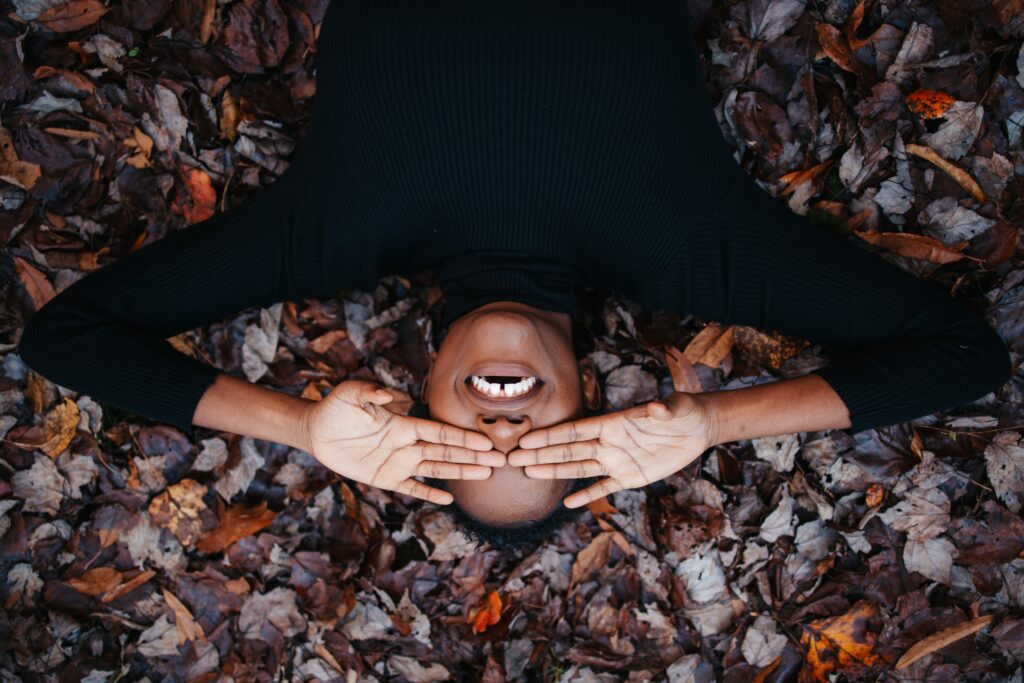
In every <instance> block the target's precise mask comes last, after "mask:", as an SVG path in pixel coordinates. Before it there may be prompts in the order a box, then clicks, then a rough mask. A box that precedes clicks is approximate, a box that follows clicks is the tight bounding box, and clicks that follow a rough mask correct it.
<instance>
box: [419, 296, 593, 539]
mask: <svg viewBox="0 0 1024 683" xmlns="http://www.w3.org/2000/svg"><path fill="white" fill-rule="evenodd" d="M474 378H478V379H477V382H478V383H479V381H480V380H484V381H487V382H488V385H485V386H484V387H483V389H482V390H481V389H479V388H478V387H477V386H476V385H474ZM523 378H526V383H523V384H520V385H519V387H517V388H512V387H511V385H512V384H514V383H516V382H521V381H522V380H523ZM530 378H533V379H532V380H530ZM530 381H532V382H533V384H532V385H531V384H529V382H530ZM495 385H502V391H503V393H508V394H511V395H510V396H507V397H506V396H501V395H499V396H491V395H488V393H486V392H487V391H488V386H495ZM524 389H526V393H524V394H521V395H516V392H517V391H523V390H524ZM491 391H493V389H491ZM422 400H424V401H425V402H426V404H427V407H428V409H429V411H430V417H431V418H432V419H435V420H438V421H441V422H447V423H449V424H453V425H456V426H458V427H462V428H464V429H471V430H474V431H478V432H482V433H483V434H486V435H487V436H488V438H490V439H491V441H492V442H493V443H494V447H495V449H496V450H499V451H501V452H502V453H506V454H507V453H508V452H509V451H511V450H512V449H514V448H516V447H517V444H518V442H519V439H520V437H522V436H523V435H524V434H526V433H527V432H528V431H530V430H531V429H537V428H540V427H546V426H549V425H553V424H557V423H559V422H565V421H566V420H569V419H575V418H579V417H581V416H582V415H583V407H584V398H583V395H582V392H581V381H580V371H579V368H578V366H577V362H576V357H575V355H574V353H573V349H572V327H571V319H570V317H569V315H568V314H565V313H557V312H554V311H547V310H543V309H539V308H536V307H534V306H530V305H528V304H522V303H518V302H514V301H495V302H491V303H489V304H486V305H484V306H481V307H479V308H476V309H473V310H472V311H470V312H469V313H467V314H465V315H463V316H462V317H460V318H458V319H457V320H455V321H454V322H452V323H451V325H450V326H449V328H448V333H447V335H446V336H445V338H444V342H443V343H442V345H441V348H440V349H439V350H438V353H437V357H436V358H435V359H434V362H433V364H432V365H431V368H430V372H429V373H428V374H427V379H426V386H425V391H424V394H423V398H422ZM570 482H571V480H564V479H562V480H559V479H552V480H540V479H530V478H529V477H527V476H526V474H525V473H524V471H523V468H522V467H512V466H509V465H506V466H504V467H501V468H495V470H494V471H493V473H492V474H491V476H490V478H488V479H484V480H475V481H461V480H449V481H447V482H446V487H447V489H448V490H449V491H451V493H452V495H453V496H454V497H455V502H456V503H458V504H459V505H460V506H461V507H462V508H463V509H464V510H465V511H466V512H468V513H469V514H470V515H472V516H473V517H476V518H477V519H479V520H481V521H483V522H486V523H489V524H498V525H501V524H506V523H508V524H511V523H515V522H522V521H525V520H530V519H540V518H543V517H545V516H546V515H547V514H548V513H549V512H551V511H552V510H553V509H554V508H555V506H556V505H559V504H560V503H561V499H562V497H563V494H565V492H566V490H567V488H568V485H569V483H570Z"/></svg>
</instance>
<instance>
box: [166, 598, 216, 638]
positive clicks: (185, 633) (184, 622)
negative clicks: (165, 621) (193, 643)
mask: <svg viewBox="0 0 1024 683" xmlns="http://www.w3.org/2000/svg"><path fill="white" fill-rule="evenodd" d="M163 594H164V600H166V601H167V605H168V606H169V607H170V608H171V610H172V611H173V612H174V625H175V626H176V627H177V629H178V645H182V644H184V643H185V641H188V640H196V639H197V638H198V639H200V640H206V634H204V633H203V627H202V626H200V625H199V624H198V623H196V620H195V619H193V618H192V613H191V612H189V611H188V607H186V606H185V605H184V603H182V602H181V600H178V598H177V597H175V595H174V593H171V592H170V591H168V590H167V589H166V588H165V589H163Z"/></svg>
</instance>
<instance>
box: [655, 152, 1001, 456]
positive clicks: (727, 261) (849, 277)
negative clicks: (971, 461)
mask: <svg viewBox="0 0 1024 683" xmlns="http://www.w3.org/2000/svg"><path fill="white" fill-rule="evenodd" d="M679 260H680V263H678V269H677V271H676V274H675V275H674V277H675V278H676V279H675V284H674V287H675V288H676V291H677V292H678V295H679V297H680V300H681V305H682V307H683V308H685V310H687V311H688V312H692V313H694V314H696V315H698V316H700V317H702V318H704V319H707V320H715V321H719V322H727V323H737V324H742V325H750V326H753V327H757V328H759V329H763V330H777V331H779V332H782V333H784V334H788V335H792V336H796V337H800V338H803V339H808V340H810V341H812V342H815V343H820V344H824V345H826V346H829V347H832V348H835V349H836V350H837V351H839V354H837V355H836V357H834V358H833V360H832V362H831V363H830V364H829V365H828V366H827V367H824V368H822V369H820V370H817V371H816V372H814V373H812V375H811V376H808V377H807V378H801V379H804V380H805V381H804V383H802V384H800V385H799V387H800V388H801V389H807V390H809V391H811V392H813V393H814V395H815V397H817V398H821V399H823V400H824V401H825V405H823V406H820V407H818V408H815V406H814V400H813V399H811V398H801V397H800V393H801V392H799V391H796V390H793V389H791V388H784V382H786V381H785V380H784V381H782V382H779V383H778V384H779V385H780V386H779V387H778V388H776V389H769V388H767V387H765V388H762V389H758V390H757V391H754V390H753V389H749V390H747V389H744V390H738V393H737V395H736V396H730V397H727V398H726V397H724V396H723V397H721V399H719V400H721V401H722V402H723V406H727V407H728V412H729V413H731V414H733V415H745V416H746V417H745V418H744V419H743V420H742V422H743V423H744V424H746V425H748V427H747V428H745V429H740V430H738V431H731V430H724V431H723V437H730V436H731V437H732V438H743V437H744V436H752V435H757V434H752V433H751V432H752V431H753V430H752V429H751V428H750V427H749V425H751V424H753V423H754V422H755V421H756V419H757V416H758V415H761V413H760V411H761V410H764V411H767V414H764V415H763V416H762V418H763V421H764V423H765V425H766V426H767V425H768V424H776V421H777V420H778V421H782V422H785V423H786V425H787V429H786V430H785V431H790V432H792V431H807V430H809V429H814V428H820V429H824V428H836V427H840V428H842V427H848V433H854V432H858V431H861V430H864V429H870V428H875V427H880V426H884V425H889V424H894V423H897V422H902V421H906V420H910V419H913V418H915V417H920V416H922V415H926V414H929V413H933V412H936V411H938V410H942V409H945V408H950V407H952V406H956V405H960V404H963V403H966V402H969V401H971V400H974V399H977V398H979V397H981V396H983V395H985V394H986V393H988V392H990V391H994V390H995V389H997V388H999V387H1000V386H1001V385H1002V384H1003V383H1004V382H1006V381H1007V380H1008V379H1009V377H1010V374H1011V362H1010V357H1009V351H1008V349H1007V347H1006V344H1005V343H1004V342H1003V340H1002V339H1001V338H1000V337H999V335H998V334H997V333H996V332H995V331H994V330H993V329H992V328H991V327H989V325H987V324H986V323H985V322H984V320H982V319H981V318H980V317H979V316H978V315H977V314H975V313H974V312H972V311H971V310H969V309H968V308H967V307H966V306H964V305H963V304H962V303H960V302H959V301H956V300H955V299H953V298H951V297H950V296H949V295H948V294H947V293H945V292H944V291H942V290H941V289H940V288H938V287H937V286H935V285H934V284H932V283H930V282H925V281H923V280H920V279H919V278H916V277H914V276H913V275H911V274H910V273H907V272H905V271H903V270H901V269H900V268H898V267H896V266H894V265H892V264H890V263H887V262H886V261H884V260H883V259H882V258H880V257H879V256H877V255H875V254H871V253H869V252H867V251H866V250H864V249H861V248H859V247H858V246H856V245H855V244H853V243H851V242H850V241H848V240H846V239H843V238H840V237H837V236H835V235H832V234H829V233H828V232H827V231H825V230H824V229H822V228H820V227H818V226H815V225H813V224H812V223H810V222H809V221H807V220H806V219H805V218H804V217H802V216H799V215H797V214H794V213H793V212H791V211H790V210H789V209H788V208H787V207H786V206H785V205H784V204H783V203H782V202H780V201H779V200H777V199H775V198H773V197H771V196H770V195H769V194H767V193H766V192H765V191H764V190H762V189H761V188H760V187H758V186H757V184H756V183H754V181H753V180H752V179H751V178H750V177H749V176H747V175H746V174H745V173H743V172H742V171H741V170H740V169H739V167H736V168H735V173H734V174H733V181H732V183H731V184H730V185H729V186H728V187H727V188H726V189H725V191H724V193H723V195H722V197H721V198H720V200H719V202H718V204H717V209H716V210H715V211H713V212H711V213H710V214H709V216H708V217H707V218H706V220H705V221H704V222H703V223H701V224H698V225H694V226H692V228H690V229H688V230H687V234H686V236H685V238H684V240H683V247H682V248H681V250H680V258H679ZM812 376H817V377H818V378H820V379H822V380H824V381H825V382H826V383H827V384H828V385H829V386H830V387H831V389H832V390H833V391H834V392H835V394H836V396H837V397H838V398H839V399H841V401H842V403H843V404H844V405H845V407H846V408H847V409H848V411H849V420H850V424H849V425H843V424H840V423H841V422H843V421H844V420H842V419H841V418H840V414H839V413H840V411H839V410H838V404H836V403H835V399H834V398H833V397H832V396H831V395H830V394H828V393H827V392H822V391H821V390H820V389H819V388H817V387H816V385H814V384H812V383H811V382H812V381H813V380H812V379H811V377H812ZM790 386H791V387H792V386H796V385H793V384H790ZM716 393H717V392H716ZM721 393H725V392H721ZM730 393H731V392H730ZM745 397H749V400H750V401H756V402H757V403H756V405H759V406H760V408H755V407H754V404H753V403H751V404H750V405H744V403H741V400H743V399H744V398H745ZM776 399H779V400H778V401H777V402H776ZM794 400H795V401H796V403H789V402H790V401H794ZM804 411H807V412H806V413H804ZM801 413H802V414H805V415H806V419H803V420H799V419H798V414H801ZM812 415H816V416H817V417H816V418H814V419H812V417H811V416H812ZM794 419H796V420H797V421H796V422H793V420H794ZM733 422H734V424H735V421H733ZM797 423H798V424H802V425H805V426H804V427H801V428H799V429H791V428H790V427H793V425H794V424H797ZM780 424H781V423H780ZM779 429H781V426H779V427H777V428H776V431H773V432H772V433H776V434H777V433H783V431H779ZM765 435H766V434H765ZM723 440H729V438H724V439H723Z"/></svg>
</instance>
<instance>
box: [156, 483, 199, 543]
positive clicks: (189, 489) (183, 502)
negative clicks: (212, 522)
mask: <svg viewBox="0 0 1024 683" xmlns="http://www.w3.org/2000/svg"><path fill="white" fill-rule="evenodd" d="M206 492H207V488H206V487H205V486H203V485H202V484H200V483H199V482H198V481H196V480H194V479H182V480H181V481H180V482H178V483H177V484H173V485H172V486H168V487H167V490H165V491H163V492H162V493H160V494H159V495H157V496H156V497H154V498H153V500H152V502H150V504H149V516H150V517H151V518H152V519H153V522H154V523H155V524H158V525H160V526H162V527H167V528H168V529H170V530H171V533H173V534H174V536H175V538H177V539H178V541H180V542H181V544H182V545H183V546H186V547H187V546H190V545H192V544H193V543H195V542H196V541H197V540H199V538H200V536H202V533H203V531H205V530H206V528H205V521H204V517H207V518H208V513H209V508H208V507H207V506H206V503H204V502H203V496H204V495H206ZM204 513H207V514H206V515H204Z"/></svg>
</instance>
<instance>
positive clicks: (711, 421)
mask: <svg viewBox="0 0 1024 683" xmlns="http://www.w3.org/2000/svg"><path fill="white" fill-rule="evenodd" d="M691 396H692V398H693V400H694V401H696V402H697V404H698V405H699V406H700V408H701V412H702V413H703V418H702V420H703V422H704V448H703V450H705V451H706V450H707V449H709V448H712V447H714V446H717V445H718V444H720V443H722V441H721V435H722V411H721V410H720V409H719V406H718V402H717V401H716V400H715V398H714V397H715V394H713V393H709V394H704V393H699V394H691Z"/></svg>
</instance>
